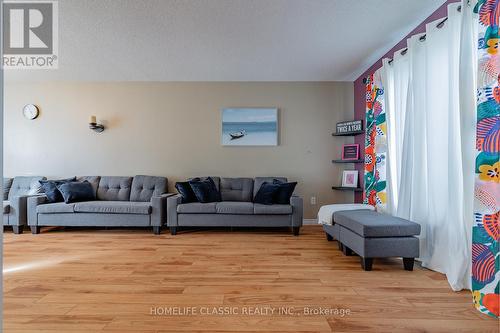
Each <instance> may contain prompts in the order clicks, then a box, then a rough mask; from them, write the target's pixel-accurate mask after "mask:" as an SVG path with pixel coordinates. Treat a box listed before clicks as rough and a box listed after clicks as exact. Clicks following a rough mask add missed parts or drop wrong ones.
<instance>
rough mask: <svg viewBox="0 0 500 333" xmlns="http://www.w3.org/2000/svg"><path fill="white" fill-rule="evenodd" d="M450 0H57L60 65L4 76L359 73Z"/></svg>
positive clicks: (246, 77)
mask: <svg viewBox="0 0 500 333" xmlns="http://www.w3.org/2000/svg"><path fill="white" fill-rule="evenodd" d="M444 2H445V0H59V69H58V70H50V71H48V70H35V71H33V70H23V71H21V70H8V71H7V72H6V78H7V80H85V81H352V80H354V79H356V78H357V77H358V76H359V75H360V74H361V73H363V72H364V71H365V70H366V69H367V68H368V67H369V66H370V65H371V64H372V63H373V62H374V61H376V60H377V59H378V58H380V57H381V56H382V55H383V54H384V53H385V52H387V51H388V50H389V49H390V48H391V47H393V46H394V45H395V44H396V43H397V42H398V41H399V40H400V39H401V38H402V37H404V36H405V35H406V34H407V33H409V32H410V31H411V30H413V28H415V27H416V26H417V25H418V24H419V22H421V21H422V20H423V19H425V18H426V17H427V16H429V15H430V14H431V13H432V12H433V11H434V10H436V9H437V8H438V7H439V6H440V5H441V4H443V3H444Z"/></svg>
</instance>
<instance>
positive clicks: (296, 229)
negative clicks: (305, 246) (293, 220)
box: [292, 227, 300, 236]
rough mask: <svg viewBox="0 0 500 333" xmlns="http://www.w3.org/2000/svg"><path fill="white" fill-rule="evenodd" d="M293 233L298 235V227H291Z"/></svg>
mask: <svg viewBox="0 0 500 333" xmlns="http://www.w3.org/2000/svg"><path fill="white" fill-rule="evenodd" d="M292 230H293V235H294V236H298V235H299V234H300V227H293V228H292Z"/></svg>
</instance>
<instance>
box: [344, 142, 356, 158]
mask: <svg viewBox="0 0 500 333" xmlns="http://www.w3.org/2000/svg"><path fill="white" fill-rule="evenodd" d="M342 160H343V161H356V160H359V144H349V145H343V146H342Z"/></svg>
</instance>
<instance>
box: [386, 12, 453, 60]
mask: <svg viewBox="0 0 500 333" xmlns="http://www.w3.org/2000/svg"><path fill="white" fill-rule="evenodd" d="M457 11H459V12H461V11H462V5H460V6H458V8H457ZM446 21H448V17H445V18H444V19H443V20H442V21H441V22H439V23H438V24H436V28H438V29H441V28H442V27H443V26H444V24H445V22H446ZM426 38H427V34H424V35H423V36H421V37H420V38H419V39H418V40H419V41H421V42H423V41H425V39H426ZM407 52H408V48H405V49H404V50H402V51H401V53H400V54H401V55H405V54H406V53H407ZM393 61H394V58H393V59H391V60H389V64H392V62H393Z"/></svg>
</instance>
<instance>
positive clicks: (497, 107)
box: [472, 0, 500, 317]
mask: <svg viewBox="0 0 500 333" xmlns="http://www.w3.org/2000/svg"><path fill="white" fill-rule="evenodd" d="M474 11H475V12H476V13H477V14H479V36H478V38H479V44H478V60H479V63H478V82H477V83H478V91H477V104H478V106H477V125H476V180H475V189H474V196H475V198H474V199H475V200H474V215H475V216H474V217H475V219H474V226H473V230H472V292H473V299H474V305H475V307H476V308H477V309H478V310H479V311H481V312H483V313H486V314H488V315H491V316H496V317H498V316H499V315H500V311H499V306H500V297H499V291H500V254H499V240H500V239H499V238H500V230H499V216H500V162H499V143H500V139H499V138H500V84H499V82H500V53H499V45H500V35H499V17H500V0H479V1H478V3H477V5H476V6H475V8H474Z"/></svg>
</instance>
